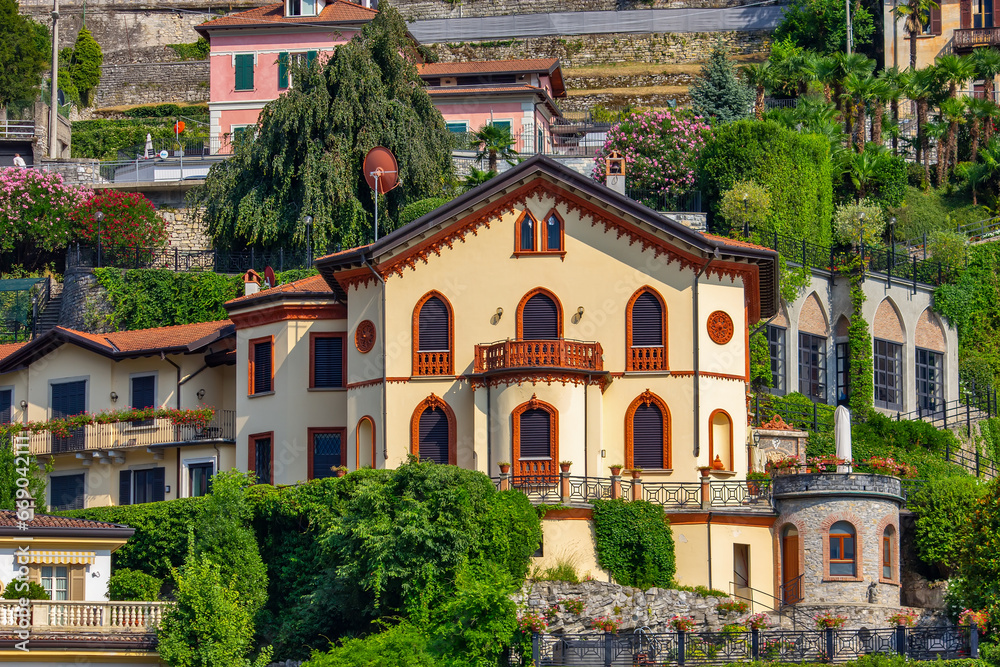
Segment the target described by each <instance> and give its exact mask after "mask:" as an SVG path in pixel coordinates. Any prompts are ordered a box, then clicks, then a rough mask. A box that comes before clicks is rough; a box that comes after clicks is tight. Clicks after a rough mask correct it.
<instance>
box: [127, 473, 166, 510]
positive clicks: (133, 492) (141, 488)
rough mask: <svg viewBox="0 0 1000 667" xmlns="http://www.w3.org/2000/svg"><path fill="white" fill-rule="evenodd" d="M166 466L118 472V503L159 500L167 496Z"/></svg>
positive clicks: (131, 503)
mask: <svg viewBox="0 0 1000 667" xmlns="http://www.w3.org/2000/svg"><path fill="white" fill-rule="evenodd" d="M166 472H167V469H166V468H148V469H146V470H122V471H120V472H119V473H118V504H119V505H139V504H141V503H154V502H159V501H161V500H163V499H164V497H165V496H166V481H167V480H166Z"/></svg>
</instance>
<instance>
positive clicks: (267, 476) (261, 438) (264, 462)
mask: <svg viewBox="0 0 1000 667" xmlns="http://www.w3.org/2000/svg"><path fill="white" fill-rule="evenodd" d="M273 437H274V436H273V435H272V434H270V433H265V434H261V435H251V436H250V465H251V468H250V469H251V470H252V471H253V472H254V473H256V474H257V482H258V483H259V484H270V483H271V478H272V475H271V473H272V466H273V464H274V459H273V455H274V452H273V449H272V446H271V443H272V442H273Z"/></svg>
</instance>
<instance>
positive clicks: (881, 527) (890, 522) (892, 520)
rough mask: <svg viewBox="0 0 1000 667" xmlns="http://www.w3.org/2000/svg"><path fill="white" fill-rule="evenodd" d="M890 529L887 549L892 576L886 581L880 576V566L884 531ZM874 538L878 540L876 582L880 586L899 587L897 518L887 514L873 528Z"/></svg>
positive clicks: (883, 554)
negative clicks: (877, 581) (889, 551)
mask: <svg viewBox="0 0 1000 667" xmlns="http://www.w3.org/2000/svg"><path fill="white" fill-rule="evenodd" d="M890 527H891V528H892V537H890V538H889V547H890V549H891V551H892V553H891V554H890V555H889V559H890V561H891V562H890V567H891V568H892V576H891V577H889V578H888V579H886V578H885V577H884V576H882V565H883V563H884V562H885V529H886V528H890ZM875 538H876V539H877V540H878V544H879V548H878V580H879V583H881V584H890V585H893V586H899V585H900V581H899V562H900V559H899V521H898V517H897V516H893V515H892V514H887V515H886V516H884V517H882V520H881V521H879V523H878V526H876V528H875Z"/></svg>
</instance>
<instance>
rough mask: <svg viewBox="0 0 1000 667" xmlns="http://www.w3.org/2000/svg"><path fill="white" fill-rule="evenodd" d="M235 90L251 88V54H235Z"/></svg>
mask: <svg viewBox="0 0 1000 667" xmlns="http://www.w3.org/2000/svg"><path fill="white" fill-rule="evenodd" d="M236 90H253V54H252V53H240V54H237V55H236Z"/></svg>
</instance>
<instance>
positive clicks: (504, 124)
mask: <svg viewBox="0 0 1000 667" xmlns="http://www.w3.org/2000/svg"><path fill="white" fill-rule="evenodd" d="M493 83H514V79H513V77H511V80H510V81H503V82H499V81H494V82H493ZM490 125H492V126H493V127H502V128H504V129H505V130H507V131H508V132H509V131H510V130H511V122H510V121H509V120H495V121H493V122H491V123H490Z"/></svg>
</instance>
